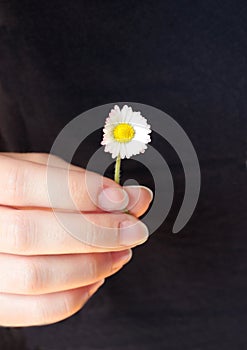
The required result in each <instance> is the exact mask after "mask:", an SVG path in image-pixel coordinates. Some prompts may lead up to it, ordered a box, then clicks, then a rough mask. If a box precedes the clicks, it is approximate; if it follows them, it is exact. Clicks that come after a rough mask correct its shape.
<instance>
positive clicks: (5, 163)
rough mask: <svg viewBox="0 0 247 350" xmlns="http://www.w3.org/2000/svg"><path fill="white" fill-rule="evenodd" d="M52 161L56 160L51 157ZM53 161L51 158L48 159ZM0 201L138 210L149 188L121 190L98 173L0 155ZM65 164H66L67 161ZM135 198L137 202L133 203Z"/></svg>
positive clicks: (146, 200)
mask: <svg viewBox="0 0 247 350" xmlns="http://www.w3.org/2000/svg"><path fill="white" fill-rule="evenodd" d="M55 163H56V161H55ZM51 164H53V161H52V162H51ZM0 165H1V172H0V204H1V205H6V206H14V207H44V208H50V207H51V206H52V207H53V208H57V209H63V210H76V209H77V210H80V211H87V212H90V211H102V210H108V211H112V210H113V208H114V210H123V209H125V208H126V206H127V209H128V210H130V212H131V213H132V214H133V215H136V216H137V215H140V213H141V214H142V213H143V212H144V211H145V210H146V208H147V207H148V205H149V204H150V202H151V200H152V196H151V194H150V191H149V190H147V189H146V188H145V187H140V188H139V190H138V196H136V194H137V189H136V187H131V186H128V187H126V188H125V191H124V190H123V189H122V188H121V186H119V185H118V184H116V183H115V182H114V181H113V180H111V179H108V178H105V177H103V176H101V175H99V174H96V173H93V172H89V171H84V170H81V169H80V170H74V169H75V168H77V167H73V169H70V171H67V169H63V168H59V167H52V166H49V167H48V168H47V167H46V166H44V165H43V164H38V163H34V162H29V161H25V160H20V159H18V160H17V159H13V158H10V157H6V156H5V155H4V156H3V155H0ZM68 166H69V165H68ZM137 199H138V205H137V206H136V204H137Z"/></svg>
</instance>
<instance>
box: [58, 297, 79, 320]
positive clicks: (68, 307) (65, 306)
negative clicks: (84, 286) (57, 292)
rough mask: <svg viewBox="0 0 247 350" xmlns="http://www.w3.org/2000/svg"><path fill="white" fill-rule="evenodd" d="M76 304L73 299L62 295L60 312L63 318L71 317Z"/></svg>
mask: <svg viewBox="0 0 247 350" xmlns="http://www.w3.org/2000/svg"><path fill="white" fill-rule="evenodd" d="M75 304H76V302H75V298H73V297H71V295H70V296H68V294H66V295H64V296H63V298H62V302H61V312H62V314H63V317H68V316H71V315H72V314H73V313H74V312H75V310H76V305H75Z"/></svg>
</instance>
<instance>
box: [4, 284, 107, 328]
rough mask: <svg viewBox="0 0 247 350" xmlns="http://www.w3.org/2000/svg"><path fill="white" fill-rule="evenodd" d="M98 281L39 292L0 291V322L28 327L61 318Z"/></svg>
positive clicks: (93, 289)
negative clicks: (44, 292) (67, 288)
mask: <svg viewBox="0 0 247 350" xmlns="http://www.w3.org/2000/svg"><path fill="white" fill-rule="evenodd" d="M102 283H103V281H100V282H98V283H96V284H93V285H89V286H86V287H80V288H76V289H72V290H67V291H62V292H56V293H51V294H43V295H30V296H27V295H16V294H6V293H0V305H1V308H0V320H1V321H0V323H1V324H0V325H1V326H4V327H28V326H38V325H45V324H51V323H55V322H58V321H61V320H63V319H65V318H68V317H70V316H72V315H73V314H75V313H76V312H77V311H79V310H80V309H81V308H82V307H83V305H84V304H85V303H86V302H87V301H88V299H89V298H90V297H91V296H92V295H93V294H94V293H95V292H96V291H97V289H98V288H99V287H100V286H101V285H102Z"/></svg>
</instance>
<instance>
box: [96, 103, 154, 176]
mask: <svg viewBox="0 0 247 350" xmlns="http://www.w3.org/2000/svg"><path fill="white" fill-rule="evenodd" d="M103 132H104V136H103V141H102V142H101V144H102V145H104V146H105V152H110V153H111V154H112V158H117V160H116V168H115V181H116V182H119V172H120V162H121V159H124V158H130V157H131V156H133V155H137V154H139V153H144V152H145V150H146V149H147V143H148V142H150V141H151V138H150V136H149V134H150V133H151V129H150V125H148V124H147V120H146V119H145V118H144V117H142V115H141V113H140V112H134V111H133V110H132V108H131V107H128V106H127V105H125V106H123V108H122V109H120V108H119V106H117V105H116V106H114V108H113V109H112V110H111V112H110V114H109V116H108V118H107V119H106V121H105V126H104V129H103Z"/></svg>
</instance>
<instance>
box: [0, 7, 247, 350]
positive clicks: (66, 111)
mask: <svg viewBox="0 0 247 350" xmlns="http://www.w3.org/2000/svg"><path fill="white" fill-rule="evenodd" d="M0 12H1V16H0V147H1V150H2V151H14V152H27V151H32V152H49V151H50V148H51V146H52V143H53V142H54V139H55V137H56V136H57V134H58V133H59V132H60V130H61V129H62V128H63V127H64V126H65V125H66V124H67V123H68V122H69V121H70V120H71V119H73V118H74V117H76V116H77V115H78V114H80V113H82V112H83V111H86V110H88V109H90V108H92V107H94V106H98V105H101V104H105V103H109V102H115V101H116V102H117V101H136V102H141V103H145V104H149V105H153V106H155V107H157V108H159V109H162V110H164V111H165V112H167V113H168V114H170V115H171V116H172V117H173V118H174V119H175V120H177V122H178V123H179V124H180V125H181V126H182V127H183V128H184V130H185V131H186V132H187V134H188V135H189V137H190V139H191V140H192V142H193V144H194V147H195V149H196V151H197V154H198V157H199V161H200V165H201V171H202V189H201V195H200V199H199V203H198V206H197V208H196V211H195V213H194V215H193V217H192V218H191V220H190V221H189V223H188V224H187V226H186V227H185V228H184V229H183V231H182V232H181V233H180V234H178V235H172V234H171V227H172V224H173V222H174V218H175V217H176V212H177V208H179V205H180V204H181V203H180V198H181V195H182V194H183V191H184V178H183V172H182V169H181V164H180V163H179V161H178V159H177V157H176V155H175V154H174V153H173V152H172V150H171V149H170V148H169V146H168V145H165V146H164V144H162V143H161V141H160V140H159V139H158V136H157V139H154V142H156V145H157V148H159V147H160V151H161V152H164V153H166V152H167V157H168V161H169V162H170V165H171V169H172V173H173V176H174V179H175V184H176V195H177V197H175V206H174V208H173V211H172V213H171V214H170V215H169V217H168V218H167V220H166V222H165V223H164V225H162V227H161V228H160V229H159V230H158V231H157V232H156V233H155V234H153V235H152V236H151V237H150V239H149V241H148V242H147V243H146V244H145V245H143V246H141V247H138V248H137V249H135V252H134V258H133V261H132V262H131V263H130V264H128V265H127V266H126V267H125V268H124V269H123V271H121V272H120V273H119V274H117V275H116V276H113V277H111V278H109V279H108V280H107V282H106V284H105V286H103V287H102V288H101V289H100V291H99V292H98V293H97V295H96V296H95V297H93V298H92V299H91V300H90V301H89V302H88V303H87V304H86V306H85V307H84V308H83V309H82V310H81V311H80V312H78V313H77V314H76V315H75V316H73V317H71V318H69V319H67V320H65V321H61V322H59V323H57V324H54V325H49V326H42V327H30V328H23V329H18V330H16V331H17V332H18V335H19V337H20V339H17V338H18V337H16V336H15V335H14V334H15V333H13V332H12V331H10V330H8V329H5V328H2V329H0V348H1V349H7V347H8V346H10V347H9V349H19V348H20V349H24V348H25V347H26V348H27V349H34V348H35V347H36V346H39V349H42V350H55V349H59V350H65V349H66V350H68V349H88V350H93V349H106V350H116V349H119V350H120V349H125V350H127V349H128V350H136V349H141V350H150V349H158V350H159V349H162V350H163V349H167V350H173V349H174V350H185V349H190V350H199V349H200V350H214V349H217V350H218V349H224V350H228V349H229V350H230V349H231V350H232V349H235V350H238V349H244V348H247V340H246V335H245V333H246V332H245V329H246V322H247V299H246V292H247V277H246V276H247V259H246V255H247V236H246V167H245V159H246V143H245V142H246V130H247V127H246V113H247V104H246V76H247V66H246V60H245V58H246V54H247V46H246V36H247V25H246V14H247V6H246V2H244V1H239V2H234V1H230V0H226V1H224V2H222V3H220V2H216V1H206V2H203V1H190V0H189V1H174V0H168V1H161V0H159V1H148V0H144V1H133V0H129V1H99V0H93V1H79V0H76V1H72V2H69V1H64V0H61V1H57V0H55V1H39V2H36V1H32V2H28V1H19V2H18V3H16V4H14V2H1V3H0ZM92 145H93V143H92ZM165 149H166V150H167V151H166V150H165ZM86 157H87V149H85V148H83V147H81V149H80V150H79V154H78V155H77V158H76V160H75V163H78V164H81V165H83V159H86ZM139 175H140V174H139V173H138V169H137V171H136V177H137V179H138V176H139ZM143 181H144V182H145V179H144V180H143ZM148 181H149V180H148V179H147V181H146V183H145V184H147V185H148V184H149V183H148ZM176 206H177V207H176ZM1 334H2V336H1ZM9 334H11V336H9ZM23 337H24V338H25V340H23V339H24V338H23ZM7 338H8V340H6V339H7ZM24 341H25V342H26V346H25V345H24ZM1 342H2V345H1ZM7 342H8V344H11V345H6V344H7ZM19 344H21V345H19ZM1 346H2V347H1Z"/></svg>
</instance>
